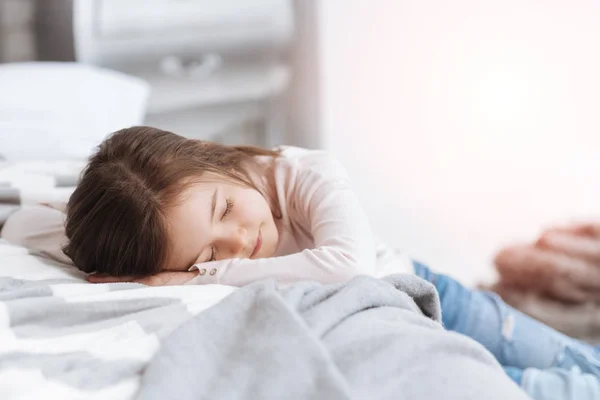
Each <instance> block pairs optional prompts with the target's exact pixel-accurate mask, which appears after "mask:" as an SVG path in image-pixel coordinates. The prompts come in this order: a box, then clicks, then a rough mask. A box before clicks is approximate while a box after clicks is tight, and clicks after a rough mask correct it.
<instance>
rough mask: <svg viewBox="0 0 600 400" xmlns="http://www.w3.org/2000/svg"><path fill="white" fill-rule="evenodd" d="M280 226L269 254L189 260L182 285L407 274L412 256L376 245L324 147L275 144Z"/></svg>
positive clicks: (346, 183) (353, 196)
mask: <svg viewBox="0 0 600 400" xmlns="http://www.w3.org/2000/svg"><path fill="white" fill-rule="evenodd" d="M274 180H275V182H274V183H275V185H274V186H275V192H276V195H277V197H278V200H279V203H280V207H281V216H282V220H281V224H280V226H281V229H280V232H279V242H278V245H277V250H276V253H275V256H274V257H270V258H261V259H254V260H251V259H230V260H219V261H213V262H208V263H202V264H198V265H195V266H194V267H192V268H196V269H199V270H200V273H199V274H198V276H197V277H195V278H194V279H192V280H191V281H189V282H188V283H187V284H215V283H220V284H224V285H232V286H242V285H246V284H248V283H251V282H254V281H257V280H260V279H264V278H275V279H276V280H278V281H279V282H280V283H282V284H289V283H292V282H296V281H300V280H316V281H319V282H323V283H331V282H342V281H345V280H348V279H349V278H351V277H353V276H355V275H359V274H365V275H372V276H384V275H387V274H390V273H394V272H406V273H413V268H412V262H411V261H410V259H409V258H408V257H407V256H405V255H402V254H400V253H398V252H396V251H394V250H392V249H390V248H388V247H387V246H385V245H384V244H382V243H379V242H378V243H376V239H375V237H374V235H373V233H372V230H371V226H370V223H369V220H368V217H367V215H366V213H365V211H364V209H363V207H362V206H361V204H360V202H359V200H358V197H357V195H356V193H355V192H354V190H353V189H352V185H351V182H350V179H349V177H348V174H347V172H346V170H345V169H344V168H343V166H342V165H341V164H340V163H339V162H338V161H336V160H335V159H334V158H333V157H331V156H330V155H329V154H328V153H327V152H325V151H320V150H307V149H301V148H297V147H282V154H281V156H280V157H278V158H277V159H276V160H275V169H274Z"/></svg>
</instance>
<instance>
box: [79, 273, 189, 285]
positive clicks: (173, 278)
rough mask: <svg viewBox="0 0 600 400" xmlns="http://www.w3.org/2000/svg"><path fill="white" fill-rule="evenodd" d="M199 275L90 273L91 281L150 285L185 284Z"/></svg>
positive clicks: (88, 278) (89, 278) (88, 277)
mask: <svg viewBox="0 0 600 400" xmlns="http://www.w3.org/2000/svg"><path fill="white" fill-rule="evenodd" d="M196 275H198V271H165V272H159V273H158V274H156V275H151V276H142V277H140V276H137V277H136V276H109V275H103V274H93V275H88V276H87V280H88V282H91V283H114V282H133V283H142V284H144V285H148V286H170V285H183V284H184V283H186V282H187V281H190V280H192V279H193V278H195V277H196Z"/></svg>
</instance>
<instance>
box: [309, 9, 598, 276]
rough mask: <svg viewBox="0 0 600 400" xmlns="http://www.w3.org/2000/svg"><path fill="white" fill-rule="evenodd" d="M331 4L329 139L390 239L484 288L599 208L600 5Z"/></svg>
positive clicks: (324, 14)
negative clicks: (549, 230) (508, 251)
mask: <svg viewBox="0 0 600 400" xmlns="http://www.w3.org/2000/svg"><path fill="white" fill-rule="evenodd" d="M319 6H320V9H319V18H320V26H319V34H320V43H319V46H320V60H321V69H320V75H321V76H320V80H321V83H322V87H321V93H322V96H323V97H322V100H321V101H322V113H321V118H322V132H323V135H324V136H323V143H324V145H325V146H326V147H327V148H329V149H331V150H332V151H334V152H335V153H336V154H337V155H338V156H339V157H340V158H341V160H342V161H343V162H344V163H345V164H346V165H347V167H348V168H349V169H350V171H351V173H352V174H353V175H354V177H355V179H356V184H357V187H358V188H359V190H360V193H361V196H362V198H363V200H364V201H365V205H366V207H367V209H368V211H369V213H370V215H371V217H372V220H373V225H374V227H375V229H376V231H377V232H378V233H379V234H380V235H381V236H383V237H384V238H385V239H386V240H388V241H389V242H390V243H392V244H393V245H395V246H397V247H400V248H404V249H406V250H408V251H410V252H411V253H412V254H413V255H415V256H417V257H419V258H421V259H423V260H424V261H426V262H428V263H430V264H431V265H433V266H434V267H435V268H436V269H437V270H441V271H446V272H451V273H452V274H453V275H455V276H457V277H458V278H459V279H461V280H463V281H464V282H466V283H469V284H470V283H473V282H475V281H477V280H479V279H480V278H486V277H488V278H489V277H490V276H491V275H490V273H491V268H490V265H491V257H492V255H493V254H494V252H495V251H496V250H497V249H498V248H499V247H500V246H501V245H502V244H504V243H507V242H511V241H513V240H518V239H527V240H529V239H532V238H533V237H534V236H535V234H536V233H537V232H538V231H539V230H540V229H541V228H542V227H544V226H548V225H550V224H553V223H556V222H560V221H568V220H571V219H573V218H580V217H586V216H589V215H599V214H600V179H599V177H598V175H599V174H600V72H599V71H600V2H598V1H597V0H569V1H567V0H562V1H559V0H537V1H534V0H502V1H481V0H453V1H444V0H437V1H433V0H430V1H423V0H387V1H386V0H369V1H366V0H362V1H361V0H323V1H321V2H320V3H319Z"/></svg>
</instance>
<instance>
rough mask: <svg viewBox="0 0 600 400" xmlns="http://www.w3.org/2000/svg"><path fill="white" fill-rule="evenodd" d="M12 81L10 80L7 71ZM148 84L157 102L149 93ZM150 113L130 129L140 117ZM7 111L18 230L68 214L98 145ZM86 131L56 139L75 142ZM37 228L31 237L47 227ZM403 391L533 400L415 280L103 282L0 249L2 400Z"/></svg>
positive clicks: (1, 212)
mask: <svg viewBox="0 0 600 400" xmlns="http://www.w3.org/2000/svg"><path fill="white" fill-rule="evenodd" d="M70 67H71V66H69V68H70ZM30 72H31V71H30ZM38 72H39V71H35V73H36V74H37V73H38ZM89 72H90V71H89V70H88V73H89ZM3 78H4V79H5V80H8V81H10V79H8V78H7V75H3V74H2V67H0V82H1V81H2V79H3ZM87 78H89V76H88V77H87ZM96 78H98V76H96ZM112 78H114V77H111V79H112ZM23 82H27V79H25V80H24V81H23ZM113 82H114V81H113ZM136 87H137V88H138V89H139V91H138V94H139V96H138V100H139V104H142V103H143V98H144V89H143V85H142V86H141V87H140V86H135V85H134V86H130V89H131V90H134V91H135V90H136V89H135V88H136ZM12 88H13V89H15V90H16V89H17V87H16V86H15V85H13V86H12ZM37 90H38V91H39V90H40V88H37ZM17 91H18V90H17ZM46 94H47V93H46ZM111 96H112V97H111ZM38 98H39V99H42V100H43V99H44V96H38ZM64 98H65V99H66V98H68V96H64ZM14 99H17V100H18V99H20V101H21V103H22V104H20V105H19V104H17V103H18V101H17V103H15V102H12V103H10V101H8V100H10V99H8V98H7V97H3V98H2V100H3V101H4V103H2V102H0V110H2V109H3V108H2V107H3V106H4V107H5V108H4V110H9V109H12V110H13V111H14V107H15V105H16V106H20V107H32V105H33V104H35V101H32V102H31V103H29V102H27V98H26V97H23V96H21V97H18V96H17V97H14V98H13V100H14ZM107 99H108V100H107ZM71 100H72V101H71V103H73V102H77V101H78V100H77V98H76V97H74V98H73V99H71ZM44 101H46V102H48V99H47V98H46V99H45V100H44ZM103 101H108V102H109V103H111V104H110V107H114V104H112V102H113V101H116V100H115V99H114V96H113V95H112V94H110V93H108V97H106V96H105V97H104V100H103ZM7 102H8V103H10V107H8V106H7V104H8V103H7ZM52 104H58V105H60V106H61V107H63V108H64V107H67V105H65V104H62V103H60V102H56V103H47V104H46V105H45V106H44V105H43V104H40V107H47V109H46V111H45V113H46V115H53V114H52V110H51V108H52V106H51V105H52ZM96 106H97V107H100V109H101V107H102V104H101V102H100V104H96ZM11 107H12V108H11ZM73 107H74V106H73ZM110 107H109V108H110ZM98 109H99V108H96V111H95V112H96V113H99V112H98ZM48 110H50V111H48ZM121 111H122V110H121ZM137 111H139V110H138V107H134V109H133V114H132V115H133V117H131V115H130V118H128V119H126V120H127V122H126V123H125V122H123V121H124V120H122V119H121V120H120V123H123V124H124V125H125V126H127V125H131V124H133V123H135V120H136V118H137V117H136V116H135V115H136V113H137ZM57 112H58V111H57ZM61 112H64V110H63V111H61ZM48 113H50V114H48ZM100 114H102V113H100ZM7 115H8V114H7V113H4V114H0V118H4V120H0V138H1V139H3V140H4V142H6V143H9V144H10V145H11V147H10V150H11V151H7V152H5V153H4V154H2V151H3V150H6V149H9V148H8V147H2V145H1V143H0V157H3V158H4V161H0V226H2V225H3V224H4V226H5V228H6V227H8V226H9V224H10V220H9V222H8V223H5V222H6V220H7V219H8V218H11V217H14V216H15V215H16V214H15V212H18V210H19V209H21V208H22V207H28V206H35V205H38V204H40V203H43V204H46V205H47V206H50V207H54V208H61V207H62V206H64V203H65V201H66V200H67V199H68V197H69V195H70V193H72V191H73V189H74V185H75V184H76V182H77V177H78V176H79V173H80V172H81V170H82V168H83V166H84V164H85V156H86V155H87V153H89V151H90V149H89V146H88V145H87V144H84V145H81V146H75V147H71V148H70V149H71V150H73V151H75V153H68V154H67V153H65V152H64V151H63V150H64V149H63V148H61V146H60V144H61V142H60V141H58V142H56V143H54V145H53V146H51V145H50V144H49V143H47V142H46V144H45V145H42V144H43V143H44V140H46V141H47V140H48V137H46V136H44V134H45V132H46V131H45V129H46V128H48V129H50V128H49V127H48V126H47V124H45V123H43V124H40V125H39V126H34V125H35V124H34V122H35V118H34V119H32V121H29V125H28V128H27V129H26V130H19V129H18V126H19V124H18V118H7ZM19 115H21V116H22V115H24V114H23V113H19ZM63 115H67V114H66V113H65V114H63ZM104 116H105V117H106V116H110V113H107V114H105V115H104ZM138 117H139V116H138ZM105 119H106V118H105ZM115 121H116V120H115ZM115 121H113V122H114V123H116V122H115ZM45 122H48V121H45ZM81 126H82V128H81V129H84V128H83V127H85V124H84V125H81ZM102 126H103V127H104V128H106V127H107V126H108V125H107V124H106V121H103V124H102ZM63 128H64V129H63ZM81 129H67V127H65V126H63V127H62V128H61V127H58V128H55V129H54V130H53V132H54V133H56V134H57V135H64V136H62V139H64V140H68V137H69V135H71V136H72V135H77V134H78V133H79V132H81ZM108 131H109V130H108V129H107V130H106V131H105V132H102V131H97V132H94V135H99V137H100V136H105V135H106V132H108ZM3 133H4V134H6V133H9V134H11V135H12V134H16V133H19V135H17V136H18V139H17V136H12V138H13V139H11V137H9V136H6V135H3ZM88 133H89V132H88ZM35 135H37V139H36V137H35ZM90 135H91V134H90ZM88 138H89V139H90V140H91V138H92V136H89V137H88ZM38 139H39V140H38ZM62 139H61V140H62ZM96 139H98V138H96ZM36 140H37V142H36ZM0 142H1V141H0ZM19 142H20V143H21V144H22V146H19V145H18V143H19ZM21 149H22V150H23V151H24V152H23V153H21V152H20V151H21ZM25 150H27V151H25ZM40 150H42V151H40ZM74 154H75V157H74V156H73V155H74ZM22 155H26V156H25V157H20V156H22ZM31 225H32V226H27V227H25V228H27V229H38V228H40V227H38V226H37V225H36V221H33V222H31ZM475 375H476V376H477V379H472V378H473V376H475ZM465 382H467V383H466V384H465ZM399 396H400V397H402V398H409V399H414V400H420V399H423V400H425V399H432V398H444V399H463V400H470V399H472V400H475V399H481V398H485V399H490V400H494V399H498V400H500V399H506V398H510V399H514V400H519V399H525V398H526V396H525V395H524V394H523V393H522V392H521V391H520V389H519V388H518V387H517V386H515V385H514V384H513V383H512V381H510V379H509V378H508V377H507V376H506V375H505V374H504V372H503V371H502V369H501V367H500V366H499V365H498V363H497V362H496V361H495V359H494V358H493V357H492V356H491V354H489V353H488V352H487V351H486V350H485V349H483V347H481V346H480V345H479V344H477V343H475V342H473V341H472V340H470V339H468V338H466V337H463V336H460V335H457V334H453V333H450V332H447V331H445V330H444V329H443V328H442V326H441V324H440V311H439V302H438V298H437V294H436V292H435V290H434V289H433V287H432V286H431V285H429V284H428V283H426V282H425V281H422V280H420V279H418V278H416V277H414V276H391V277H388V278H385V279H375V278H370V277H357V278H355V279H353V280H352V281H350V282H348V283H341V284H335V285H321V284H319V283H316V282H300V283H296V284H294V285H291V286H290V287H287V288H280V287H279V286H278V285H277V283H276V282H275V281H273V280H265V281H261V282H256V283H255V284H252V285H248V286H246V287H243V288H233V287H230V286H224V285H202V286H200V285H198V286H196V285H190V286H164V287H148V286H144V285H142V284H135V283H111V284H90V283H88V282H87V281H86V280H85V276H84V274H83V273H82V272H80V271H79V270H77V269H76V268H75V267H74V266H72V265H70V263H69V260H68V259H65V258H64V257H61V256H60V255H59V254H58V253H57V252H47V251H45V250H44V249H43V248H36V249H33V248H31V247H26V246H22V245H18V244H15V243H14V242H13V243H10V242H8V241H7V240H6V239H0V398H1V399H3V400H8V399H40V398H43V399H46V398H50V399H103V400H104V399H115V400H120V399H123V400H124V399H133V398H136V399H167V398H177V399H178V400H181V399H202V398H207V399H208V398H210V399H220V398H223V399H225V398H226V399H281V398H286V399H307V398H326V399H350V398H381V399H385V398H398V397H399Z"/></svg>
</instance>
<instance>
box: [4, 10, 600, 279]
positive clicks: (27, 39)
mask: <svg viewBox="0 0 600 400" xmlns="http://www.w3.org/2000/svg"><path fill="white" fill-rule="evenodd" d="M599 38H600V2H598V1H596V0H571V1H566V0H503V1H480V0H454V1H452V2H447V1H442V0H438V1H419V0H370V1H366V0H362V1H361V0H321V1H318V0H295V1H291V0H290V1H279V0H220V1H214V0H213V1H209V0H39V1H35V0H0V62H1V63H3V64H0V106H1V105H2V102H3V101H4V102H5V103H7V102H9V101H11V99H14V95H9V94H8V93H10V91H9V90H5V89H6V88H8V87H9V85H10V89H11V90H12V91H13V93H23V91H28V90H31V87H28V85H29V86H31V85H33V82H32V81H30V80H29V79H16V78H9V77H8V76H9V75H7V74H5V75H4V76H5V80H4V81H3V80H2V69H1V68H2V66H4V67H5V68H6V67H7V66H11V65H12V66H17V65H23V66H26V65H29V64H23V63H29V62H40V61H44V62H48V61H54V62H76V63H77V64H78V65H79V64H81V65H85V66H91V67H94V68H100V69H101V70H103V71H105V70H110V71H117V72H119V73H123V74H125V76H127V77H134V78H135V79H140V80H139V81H136V82H144V84H145V85H147V88H148V93H149V96H148V97H147V98H144V103H143V107H144V115H143V122H144V123H146V124H149V125H154V126H157V127H160V128H164V129H168V130H172V131H174V132H177V133H180V134H182V135H186V136H189V137H196V138H201V139H208V140H216V141H222V142H225V143H251V144H259V145H263V146H273V145H277V144H291V145H297V146H304V147H310V148H325V149H327V150H329V151H331V152H333V153H334V154H335V155H336V156H337V157H338V158H339V159H340V160H341V161H342V162H343V163H344V164H345V165H346V167H347V168H348V170H349V171H350V173H351V175H352V176H353V178H354V181H355V184H356V187H357V190H358V192H359V195H360V197H361V198H362V200H363V202H364V204H365V207H366V209H367V211H368V213H369V215H370V217H371V220H372V223H373V227H374V230H375V231H376V233H377V234H378V235H379V236H381V237H382V238H383V239H385V240H386V241H387V242H389V243H390V244H392V245H394V246H396V247H398V248H400V249H402V250H405V251H408V252H409V253H411V254H412V255H413V256H414V257H416V258H418V259H420V260H422V261H423V262H426V263H429V264H431V265H432V266H433V267H434V268H435V269H436V270H439V271H445V272H449V273H451V274H452V275H454V276H456V277H457V278H458V279H460V280H461V281H463V282H464V283H466V284H474V283H475V282H481V281H486V280H490V279H492V278H493V276H492V274H493V272H492V271H493V270H492V268H491V264H492V257H493V255H494V253H495V252H496V251H497V250H498V249H499V248H500V247H502V246H503V245H505V244H507V243H511V242H513V241H517V240H530V239H533V238H534V237H535V236H536V235H537V233H538V232H539V231H540V230H541V229H542V228H544V227H547V226H550V225H555V224H557V223H561V222H569V221H573V220H578V219H589V218H596V217H597V216H598V214H600V201H599V200H600V185H599V184H598V182H597V181H598V178H597V176H598V173H599V172H600V157H599V156H600V154H599V153H600V146H599V145H600V135H599V133H600V113H599V111H598V110H600V74H598V71H600V46H599V45H598V39H599ZM13 72H14V69H13ZM17 76H19V75H17ZM21 76H23V75H21ZM72 85H76V83H73V84H72ZM3 86H4V87H3ZM69 86H70V84H69V81H68V80H67V81H65V84H64V87H65V90H67V89H69ZM105 87H107V86H105ZM3 93H4V94H3ZM3 96H4V98H3ZM11 96H12V97H11ZM87 96H89V98H85V99H78V102H79V103H80V105H81V104H84V105H85V104H87V105H86V107H87V108H86V109H87V110H88V112H89V110H92V111H91V114H93V115H94V116H98V119H99V121H100V122H98V124H101V123H102V121H103V120H105V119H107V118H109V117H110V115H109V113H108V112H106V110H104V109H102V107H103V106H102V105H98V104H100V103H98V104H95V103H94V101H95V100H96V99H94V98H93V97H94V93H89V92H88V93H87ZM98 101H99V100H98ZM87 102H89V103H87ZM49 103H52V101H50V102H49ZM49 107H51V104H49ZM119 109H121V110H123V109H124V108H122V107H119ZM38 111H39V110H38ZM2 112H3V110H2V109H1V107H0V118H5V119H6V118H7V117H6V113H5V114H4V117H2V115H3V114H2ZM0 135H3V136H4V138H0V139H3V140H4V143H5V144H4V145H5V146H8V145H10V144H13V143H16V138H14V139H13V137H12V136H11V137H9V136H8V135H10V133H8V131H7V130H0ZM0 143H2V141H0ZM54 145H55V146H56V145H57V144H56V142H55V144H54ZM1 152H2V149H1V148H0V154H1Z"/></svg>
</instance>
